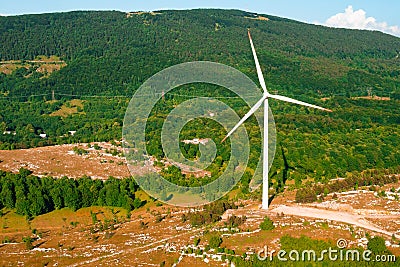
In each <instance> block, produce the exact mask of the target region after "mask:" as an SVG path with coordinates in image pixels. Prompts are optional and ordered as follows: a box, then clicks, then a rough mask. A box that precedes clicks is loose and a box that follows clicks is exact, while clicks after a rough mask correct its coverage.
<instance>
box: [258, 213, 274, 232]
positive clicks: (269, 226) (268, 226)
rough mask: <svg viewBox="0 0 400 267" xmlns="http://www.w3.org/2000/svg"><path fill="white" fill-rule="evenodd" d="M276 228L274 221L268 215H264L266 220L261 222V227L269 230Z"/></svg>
mask: <svg viewBox="0 0 400 267" xmlns="http://www.w3.org/2000/svg"><path fill="white" fill-rule="evenodd" d="M274 228H275V226H274V222H273V221H272V220H271V219H270V218H269V217H268V216H266V217H264V221H263V222H262V223H261V224H260V229H261V230H266V231H268V230H272V229H274Z"/></svg>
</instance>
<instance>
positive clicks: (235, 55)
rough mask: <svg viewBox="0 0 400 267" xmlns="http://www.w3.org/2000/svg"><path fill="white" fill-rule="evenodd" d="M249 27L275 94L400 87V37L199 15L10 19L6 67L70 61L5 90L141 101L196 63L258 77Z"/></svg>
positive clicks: (0, 20)
mask: <svg viewBox="0 0 400 267" xmlns="http://www.w3.org/2000/svg"><path fill="white" fill-rule="evenodd" d="M247 28H250V29H251V30H252V32H253V36H254V41H255V42H256V44H257V49H258V53H259V57H260V61H261V62H262V63H263V64H262V66H263V67H264V70H265V73H266V75H267V77H266V78H267V80H268V83H269V85H270V87H271V88H273V89H276V90H285V91H288V92H290V93H293V94H294V93H300V92H304V91H305V90H307V91H312V92H317V91H318V92H321V93H322V94H324V95H327V94H331V93H345V92H352V91H359V90H360V89H362V88H363V87H370V86H372V87H374V89H376V90H378V91H382V92H391V91H394V90H395V88H398V87H399V86H400V84H399V80H398V77H399V74H400V67H399V64H398V63H399V59H395V58H396V56H397V51H399V50H400V39H399V38H396V37H393V36H390V35H386V34H383V33H380V32H371V31H355V30H345V29H332V28H327V27H322V26H316V25H309V24H304V23H300V22H296V21H292V20H288V19H282V18H278V17H273V16H268V15H260V17H258V15H256V14H252V13H248V12H243V11H237V10H212V9H210V10H203V9H199V10H183V11H160V12H155V13H140V12H139V13H130V14H126V13H121V12H70V13H54V14H41V15H26V16H15V17H0V44H1V45H0V59H1V60H3V61H4V60H21V59H24V60H32V59H34V58H35V57H36V56H38V55H46V56H52V55H56V56H60V57H62V58H63V59H65V60H66V61H67V63H68V66H67V67H65V68H64V69H62V70H61V71H60V72H58V73H55V74H54V75H51V77H50V78H49V79H42V80H39V79H37V78H36V79H35V78H34V77H33V78H32V80H29V81H25V82H24V81H18V82H17V81H15V79H13V80H12V81H9V79H7V78H5V77H1V80H0V81H1V84H2V86H1V87H0V91H10V96H11V95H26V94H28V95H29V94H34V93H35V94H36V93H38V92H48V90H56V92H63V93H72V94H83V95H87V94H109V95H114V94H131V93H132V90H133V89H135V88H137V87H138V86H140V84H141V83H142V82H143V81H144V80H145V79H146V78H148V77H150V76H151V75H152V74H154V73H156V72H157V71H159V70H161V69H163V68H165V67H167V66H171V65H173V64H177V63H182V62H187V61H194V60H210V61H217V62H221V63H225V64H228V65H230V66H234V67H236V68H239V69H240V70H242V71H244V72H245V73H246V74H253V76H254V75H255V72H254V70H253V69H254V68H253V61H252V55H251V53H249V45H248V40H247V37H246V29H247ZM15 83H17V84H15ZM16 85H17V86H16Z"/></svg>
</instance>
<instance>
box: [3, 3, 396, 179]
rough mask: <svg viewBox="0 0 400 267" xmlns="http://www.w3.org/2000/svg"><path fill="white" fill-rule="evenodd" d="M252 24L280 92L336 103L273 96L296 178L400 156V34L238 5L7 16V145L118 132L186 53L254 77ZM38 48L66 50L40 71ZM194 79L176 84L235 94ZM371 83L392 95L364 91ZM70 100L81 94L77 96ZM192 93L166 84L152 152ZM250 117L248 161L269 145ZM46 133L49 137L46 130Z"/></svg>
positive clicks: (388, 164)
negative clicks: (152, 81) (132, 103)
mask: <svg viewBox="0 0 400 267" xmlns="http://www.w3.org/2000/svg"><path fill="white" fill-rule="evenodd" d="M247 28H250V29H251V31H252V34H253V38H254V42H255V43H256V47H257V52H258V55H259V60H260V62H261V65H262V68H263V71H264V73H265V78H266V80H267V86H268V87H269V88H270V90H271V91H273V92H275V91H278V92H279V93H280V94H283V95H287V96H295V97H296V98H298V99H301V100H307V101H309V102H312V103H316V104H319V105H324V106H326V107H328V108H331V109H333V110H334V112H333V113H332V114H321V113H318V112H314V111H309V110H306V109H302V108H298V107H294V106H291V105H287V104H283V103H277V102H273V101H271V103H270V105H271V108H272V109H273V110H274V116H275V120H276V122H277V132H278V141H279V143H280V145H281V146H282V147H283V150H282V151H283V152H282V153H287V154H288V156H287V158H288V161H289V163H290V165H291V166H292V167H293V168H294V170H292V171H291V172H290V179H295V180H296V186H299V185H300V184H301V180H306V178H307V177H311V178H316V179H317V180H329V179H331V178H336V177H343V176H345V175H346V173H347V172H352V171H358V172H361V171H363V170H365V169H372V168H378V169H388V168H392V167H396V166H398V165H399V164H400V155H399V153H398V152H397V149H396V148H397V147H398V145H399V140H398V138H396V137H395V136H397V135H399V128H398V123H399V122H400V114H399V111H398V104H399V102H398V100H396V99H399V98H400V64H399V59H398V58H397V57H396V56H397V51H398V50H399V47H400V38H396V37H393V36H390V35H387V34H383V33H380V32H371V31H358V30H346V29H333V28H327V27H323V26H316V25H309V24H305V23H300V22H296V21H293V20H288V19H284V18H279V17H274V16H269V15H264V14H253V13H248V12H244V11H239V10H214V9H207V10H204V9H198V10H182V11H160V12H152V13H146V12H132V13H128V14H126V13H122V12H111V11H110V12H81V11H79V12H69V13H54V14H41V15H25V16H15V17H0V44H1V45H0V60H2V62H10V61H14V62H18V64H19V65H18V64H16V65H15V66H14V67H15V68H16V69H15V70H14V71H12V72H11V73H10V71H7V72H4V73H0V95H2V96H1V97H0V106H1V111H0V131H1V132H2V133H4V134H3V135H0V148H1V149H15V148H29V147H38V146H45V145H54V144H64V143H77V142H93V141H111V140H114V139H115V140H120V139H121V127H122V120H123V116H124V112H125V109H126V106H127V103H128V101H129V99H130V97H131V96H132V95H133V93H134V91H135V90H136V89H137V88H138V87H139V86H140V85H141V84H142V83H143V82H144V81H145V80H146V79H148V78H149V77H151V76H152V75H153V74H155V73H156V72H158V71H160V70H162V69H164V68H165V67H168V66H171V65H174V64H177V63H182V62H187V61H194V60H209V61H216V62H220V63H225V64H227V65H229V66H232V67H234V68H236V69H238V70H240V71H242V72H244V73H245V74H247V75H249V76H250V77H251V78H252V79H253V80H254V81H257V77H256V73H255V68H254V63H253V59H252V55H251V51H250V47H249V45H248V40H247V36H246V31H247ZM40 57H44V58H51V57H53V58H59V59H60V60H61V61H60V62H62V65H60V67H59V68H58V69H59V70H58V69H54V71H52V72H51V73H46V74H45V73H42V72H41V71H39V70H40V69H39V68H40V66H38V65H37V63H36V62H35V59H36V58H40ZM17 65H18V66H19V68H18V67H17ZM193 88H194V89H193ZM193 88H188V87H183V88H178V89H176V90H177V92H176V93H181V94H184V95H203V96H219V97H225V96H230V94H229V92H227V91H226V90H224V89H222V88H215V87H212V86H206V87H205V86H201V85H200V86H198V87H193ZM368 94H371V95H372V96H374V95H377V96H379V97H385V99H390V100H388V101H373V100H370V99H368V98H367V99H365V98H360V97H364V96H367V95H368ZM53 98H54V99H53ZM189 98H190V97H189ZM371 98H372V97H371ZM73 99H80V100H81V101H79V105H78V106H75V105H74V103H76V101H75V100H73ZM187 99H188V97H179V96H176V95H175V96H174V95H167V96H166V100H165V103H160V105H159V106H158V107H156V108H155V112H154V113H153V116H152V117H151V118H150V119H149V127H150V128H149V130H150V131H149V134H148V140H151V142H149V144H150V145H149V151H150V153H151V154H152V155H155V156H156V157H158V158H161V157H163V153H162V151H161V145H160V141H161V140H160V136H159V131H160V126H161V122H162V121H160V118H165V116H166V114H168V113H169V111H170V110H171V109H172V107H173V106H174V105H176V104H177V103H180V102H182V101H184V100H187ZM372 99H373V98H372ZM224 101H225V102H226V103H228V104H229V105H230V106H232V107H233V108H235V109H236V110H237V111H238V112H239V114H244V112H245V111H246V110H247V109H248V107H246V106H245V105H244V103H243V102H240V101H236V100H235V99H226V100H224ZM253 122H254V121H252V120H250V121H249V122H248V123H247V129H248V131H250V132H251V136H252V140H251V143H252V151H251V155H250V165H249V168H250V172H251V169H254V168H255V166H254V165H255V164H256V162H257V159H258V158H259V150H260V146H259V143H260V133H259V129H258V128H256V127H255V125H254V123H253ZM201 123H202V124H204V125H206V126H207V127H209V128H208V129H207V127H205V128H204V127H202V128H201V129H198V130H195V129H197V128H196V125H192V126H190V127H188V128H186V130H185V131H184V132H183V134H182V138H186V139H190V138H194V137H196V134H197V135H199V136H197V137H202V136H203V137H207V136H205V135H207V134H208V133H209V132H210V131H209V129H210V127H211V128H213V127H214V126H215V125H213V124H210V123H208V122H201ZM70 131H72V132H76V134H74V135H72V134H69V132H70ZM44 133H45V134H46V138H42V137H40V134H44ZM222 134H223V131H220V132H219V135H221V136H217V138H219V137H221V138H222ZM189 137H190V138H189ZM310 141H312V142H310ZM219 148H220V149H223V147H219ZM225 148H226V147H225ZM182 149H183V150H185V151H186V154H187V155H188V156H189V157H195V156H196V155H197V156H198V155H199V151H198V149H197V148H193V146H186V147H184V148H182ZM278 151H279V150H278ZM282 153H277V154H276V160H275V162H274V165H273V168H272V169H271V175H274V176H276V177H280V176H282V175H283V174H282V173H283V169H282V168H283V166H284V162H283V154H282ZM222 154H223V153H222ZM226 160H227V158H226V157H222V158H221V159H220V161H219V163H218V164H215V165H214V166H212V167H211V169H212V170H211V169H210V171H212V173H213V174H217V173H218V172H219V171H220V168H221V167H222V165H223V162H224V161H226ZM279 179H281V178H279Z"/></svg>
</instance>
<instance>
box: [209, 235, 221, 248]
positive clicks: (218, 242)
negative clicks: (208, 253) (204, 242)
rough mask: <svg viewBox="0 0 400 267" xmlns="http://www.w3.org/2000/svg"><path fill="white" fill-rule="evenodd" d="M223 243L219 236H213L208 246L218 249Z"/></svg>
mask: <svg viewBox="0 0 400 267" xmlns="http://www.w3.org/2000/svg"><path fill="white" fill-rule="evenodd" d="M221 243H222V238H221V237H220V236H218V235H212V236H211V237H210V239H209V240H208V244H209V245H210V247H211V248H218V247H219V245H221Z"/></svg>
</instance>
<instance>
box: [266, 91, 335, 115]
mask: <svg viewBox="0 0 400 267" xmlns="http://www.w3.org/2000/svg"><path fill="white" fill-rule="evenodd" d="M268 97H269V98H274V99H277V100H282V101H285V102H290V103H294V104H297V105H302V106H306V107H310V108H316V109H320V110H324V111H328V112H332V110H330V109H327V108H323V107H320V106H316V105H312V104H308V103H306V102H303V101H299V100H296V99H293V98H290V97H286V96H281V95H269V96H268Z"/></svg>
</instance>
